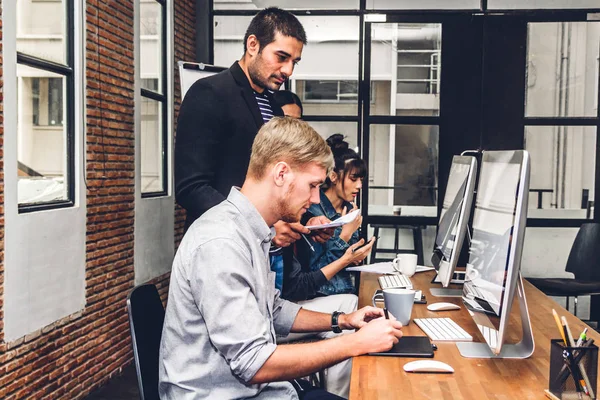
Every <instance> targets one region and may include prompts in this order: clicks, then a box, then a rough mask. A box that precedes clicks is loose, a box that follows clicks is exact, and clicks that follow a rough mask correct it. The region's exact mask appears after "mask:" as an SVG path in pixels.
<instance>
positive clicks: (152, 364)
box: [127, 284, 165, 400]
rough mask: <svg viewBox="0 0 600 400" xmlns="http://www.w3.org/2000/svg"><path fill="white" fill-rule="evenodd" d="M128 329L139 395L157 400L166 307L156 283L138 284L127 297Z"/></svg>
mask: <svg viewBox="0 0 600 400" xmlns="http://www.w3.org/2000/svg"><path fill="white" fill-rule="evenodd" d="M127 312H128V314H129V328H130V330H131V342H132V344H133V355H134V358H135V369H136V372H137V378H138V385H139V388H140V398H141V399H142V400H158V398H159V397H158V362H159V349H160V338H161V336H162V328H163V322H164V320H165V309H164V307H163V304H162V302H161V300H160V296H159V294H158V290H157V289H156V286H154V285H152V284H144V285H139V286H136V287H135V288H133V290H132V291H131V293H129V296H127Z"/></svg>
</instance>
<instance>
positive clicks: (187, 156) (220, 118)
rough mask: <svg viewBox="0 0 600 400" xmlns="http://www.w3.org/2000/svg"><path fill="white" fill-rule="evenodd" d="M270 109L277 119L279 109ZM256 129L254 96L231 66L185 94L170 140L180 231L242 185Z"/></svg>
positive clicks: (258, 120) (240, 72)
mask: <svg viewBox="0 0 600 400" xmlns="http://www.w3.org/2000/svg"><path fill="white" fill-rule="evenodd" d="M271 107H272V108H273V114H274V115H276V116H283V111H282V110H281V108H278V107H276V106H274V105H273V104H271ZM262 125H263V120H262V116H261V114H260V109H259V108H258V104H257V102H256V99H255V98H254V92H253V91H252V88H251V87H250V83H249V82H248V78H247V77H246V75H245V74H244V71H243V70H242V68H241V67H240V66H239V64H238V63H237V62H235V63H234V64H233V65H232V66H231V67H230V68H229V69H227V70H225V71H223V72H221V73H219V74H216V75H213V76H210V77H207V78H204V79H200V80H198V81H197V82H195V83H194V84H193V85H192V87H191V88H190V89H189V90H188V92H187V94H186V95H185V98H184V100H183V102H182V104H181V109H180V111H179V118H178V120H177V136H176V139H175V198H176V200H177V203H179V205H180V206H182V207H183V208H185V209H186V211H187V219H186V223H185V228H186V229H187V228H188V227H189V226H190V225H191V223H192V222H194V221H195V220H196V219H197V218H198V217H200V215H202V214H203V213H204V212H206V211H207V210H208V209H209V208H211V207H213V206H215V205H217V204H219V203H220V202H221V201H223V200H225V198H226V197H227V196H228V195H229V191H230V190H231V187H232V186H241V185H242V184H243V183H244V179H245V178H246V170H247V169H248V163H249V162H250V152H251V150H252V142H253V141H254V137H255V136H256V134H257V133H258V130H259V129H260V127H261V126H262Z"/></svg>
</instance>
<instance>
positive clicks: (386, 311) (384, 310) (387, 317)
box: [383, 308, 390, 319]
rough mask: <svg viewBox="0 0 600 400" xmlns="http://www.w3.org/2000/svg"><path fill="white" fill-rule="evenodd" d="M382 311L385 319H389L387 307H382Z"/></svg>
mask: <svg viewBox="0 0 600 400" xmlns="http://www.w3.org/2000/svg"><path fill="white" fill-rule="evenodd" d="M383 313H384V314H385V319H390V314H388V310H387V308H384V309H383Z"/></svg>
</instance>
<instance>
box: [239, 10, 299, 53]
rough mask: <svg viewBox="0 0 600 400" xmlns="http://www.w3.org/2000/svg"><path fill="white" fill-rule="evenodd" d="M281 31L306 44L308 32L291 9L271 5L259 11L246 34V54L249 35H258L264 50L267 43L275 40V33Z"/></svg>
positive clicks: (284, 34) (261, 47)
mask: <svg viewBox="0 0 600 400" xmlns="http://www.w3.org/2000/svg"><path fill="white" fill-rule="evenodd" d="M276 32H279V33H281V34H282V35H283V36H290V37H293V38H294V39H297V40H298V41H300V42H302V44H306V32H304V28H303V27H302V24H301V23H300V21H298V18H296V16H295V15H294V14H292V13H290V12H289V11H285V10H282V9H281V8H277V7H269V8H265V9H264V10H261V11H259V13H258V14H256V15H255V16H254V18H252V21H250V25H248V29H246V34H245V35H244V54H245V53H246V50H247V43H248V37H249V36H250V35H254V36H256V39H258V43H259V45H260V47H259V49H260V50H262V49H263V48H264V47H265V46H266V45H268V44H269V43H272V42H273V41H274V40H275V33H276Z"/></svg>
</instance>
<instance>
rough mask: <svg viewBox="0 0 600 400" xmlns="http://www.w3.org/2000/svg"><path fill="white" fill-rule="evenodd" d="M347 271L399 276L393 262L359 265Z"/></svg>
mask: <svg viewBox="0 0 600 400" xmlns="http://www.w3.org/2000/svg"><path fill="white" fill-rule="evenodd" d="M346 271H358V272H374V273H376V274H397V273H398V271H396V270H395V269H394V266H393V265H392V263H391V262H378V263H375V264H366V265H358V266H356V267H348V268H346Z"/></svg>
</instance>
